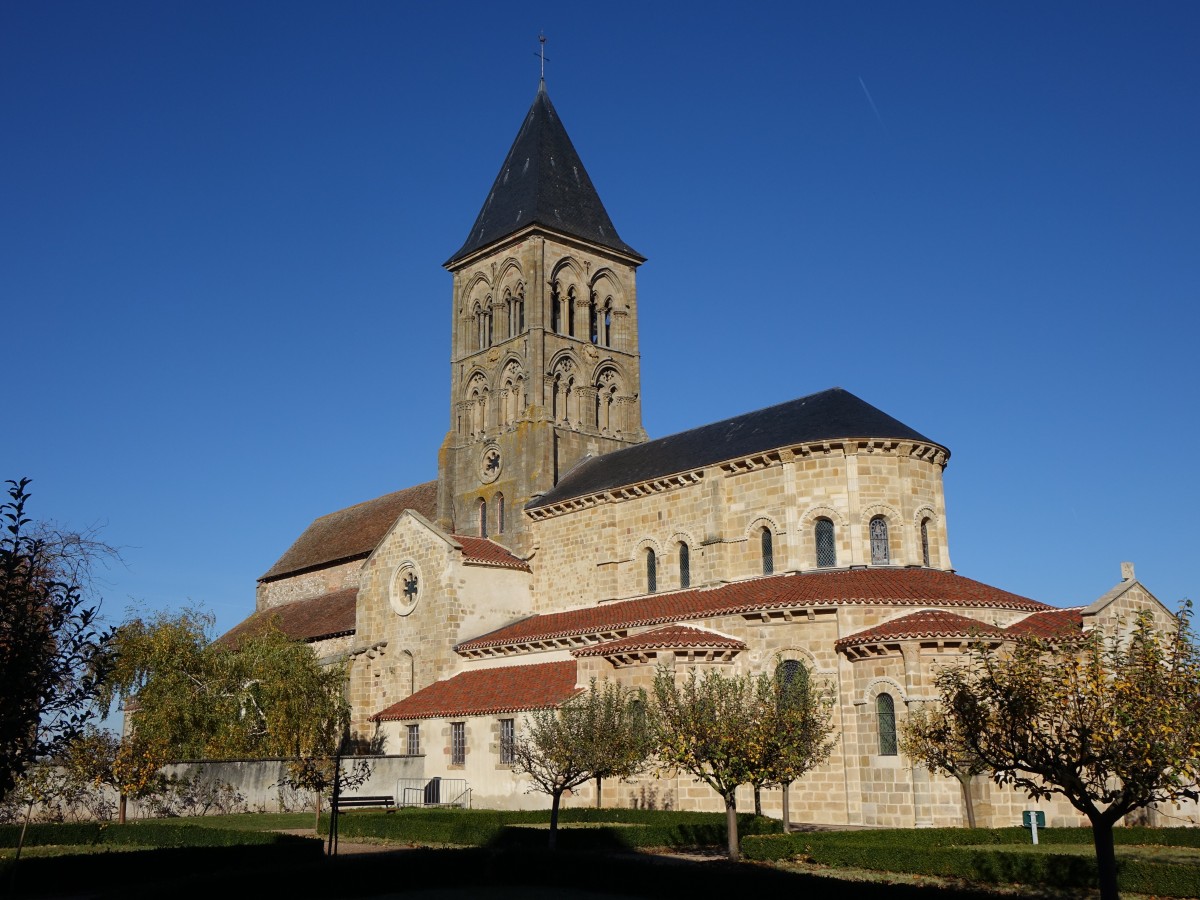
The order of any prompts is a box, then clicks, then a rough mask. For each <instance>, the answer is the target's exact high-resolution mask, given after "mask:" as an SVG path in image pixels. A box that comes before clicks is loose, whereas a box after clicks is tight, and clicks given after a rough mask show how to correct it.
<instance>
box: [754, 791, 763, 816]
mask: <svg viewBox="0 0 1200 900" xmlns="http://www.w3.org/2000/svg"><path fill="white" fill-rule="evenodd" d="M754 814H755V815H756V816H761V815H762V785H761V784H756V785H755V786H754Z"/></svg>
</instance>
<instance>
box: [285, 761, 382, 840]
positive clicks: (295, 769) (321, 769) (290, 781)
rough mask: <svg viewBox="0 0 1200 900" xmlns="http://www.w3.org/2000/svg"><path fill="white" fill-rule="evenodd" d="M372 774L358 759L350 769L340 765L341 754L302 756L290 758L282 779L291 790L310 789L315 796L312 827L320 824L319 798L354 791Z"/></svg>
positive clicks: (365, 763) (315, 828)
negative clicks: (335, 792)
mask: <svg viewBox="0 0 1200 900" xmlns="http://www.w3.org/2000/svg"><path fill="white" fill-rule="evenodd" d="M370 778H371V765H370V763H368V762H367V761H366V760H365V759H362V760H358V761H356V762H354V763H353V765H351V767H350V768H349V769H346V768H344V767H343V760H342V757H341V756H332V757H330V756H305V757H301V758H299V759H293V760H289V761H288V764H287V768H286V771H285V772H284V776H283V781H282V783H283V784H284V785H286V786H287V787H289V788H292V789H293V790H298V791H311V792H312V794H313V796H314V797H315V798H316V804H315V805H316V819H315V820H314V822H313V830H314V831H316V830H317V829H318V828H319V827H320V825H321V798H322V797H328V796H330V795H331V794H332V793H333V790H334V787H335V786H336V787H337V789H338V791H339V793H340V792H341V791H353V790H356V789H358V788H360V787H362V786H363V785H364V784H366V783H367V781H368V780H370Z"/></svg>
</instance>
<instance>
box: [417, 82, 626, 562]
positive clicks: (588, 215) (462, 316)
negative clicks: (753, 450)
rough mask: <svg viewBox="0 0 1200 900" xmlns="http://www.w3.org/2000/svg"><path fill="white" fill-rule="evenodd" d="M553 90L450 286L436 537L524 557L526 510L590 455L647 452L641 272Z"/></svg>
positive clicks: (500, 180)
mask: <svg viewBox="0 0 1200 900" xmlns="http://www.w3.org/2000/svg"><path fill="white" fill-rule="evenodd" d="M643 262H645V257H643V256H641V255H640V254H639V253H637V251H635V250H634V249H633V248H632V247H630V246H629V245H628V244H626V243H625V242H624V241H622V240H621V238H620V236H618V234H617V230H616V229H615V228H614V227H613V224H612V221H611V220H610V219H609V217H608V213H607V212H606V211H605V209H604V205H603V204H602V203H601V202H600V197H599V195H598V194H597V193H596V189H595V188H594V187H593V186H592V181H591V179H590V178H589V177H588V174H587V171H586V170H585V169H584V167H583V162H582V161H581V160H580V158H579V155H578V154H577V153H576V152H575V147H574V146H573V145H572V144H571V139H570V138H569V137H568V136H567V132H566V130H565V129H564V128H563V126H562V123H561V122H560V121H559V118H558V114H557V113H556V112H555V110H554V106H553V105H552V104H551V103H550V97H549V95H548V94H547V93H546V86H545V82H542V83H541V84H540V85H539V87H538V92H537V96H536V97H535V98H534V100H533V105H532V106H530V108H529V113H528V114H527V115H526V116H525V121H524V122H523V123H522V125H521V129H520V131H519V132H518V133H517V137H516V140H514V141H513V144H512V148H511V149H510V150H509V151H508V156H507V157H506V158H505V160H504V164H503V165H502V166H501V167H500V173H499V174H498V175H497V176H496V180H495V182H494V183H493V184H492V189H491V191H490V192H489V193H488V196H487V199H486V200H485V201H484V204H483V208H482V209H481V210H480V212H479V216H478V217H477V218H476V220H475V224H474V225H473V226H472V227H471V231H470V234H469V235H468V237H467V240H466V243H464V244H463V246H462V248H461V249H459V250H458V252H457V253H455V254H454V255H453V256H452V257H450V259H449V260H448V261H447V262H446V264H445V266H446V268H447V269H448V270H449V271H450V273H451V274H452V275H453V277H454V284H453V296H452V313H451V352H450V428H449V431H448V432H447V433H446V438H445V440H444V441H443V442H442V447H441V450H440V452H439V456H438V520H439V522H438V524H439V525H440V526H441V527H442V528H443V529H445V530H447V531H451V532H455V533H459V534H470V535H484V536H487V537H490V538H493V539H494V540H496V541H498V542H500V543H502V544H504V545H506V546H507V547H509V548H510V549H512V550H513V551H514V552H516V553H518V554H522V553H524V552H527V551H528V549H529V546H528V531H527V523H526V519H525V516H524V513H523V512H522V510H523V508H524V506H525V504H526V503H528V502H529V501H530V500H532V499H534V498H536V497H538V496H539V495H540V494H542V493H544V492H545V491H547V490H549V489H550V488H551V487H553V486H554V485H555V484H556V483H557V482H558V479H559V478H560V477H561V476H562V475H564V474H565V473H566V472H567V470H569V469H570V468H571V467H572V466H573V465H575V464H576V463H577V462H579V461H580V460H581V459H583V458H584V457H586V456H597V455H600V454H603V453H608V452H610V451H613V450H619V449H621V448H622V447H628V446H630V445H631V444H636V443H640V442H642V441H644V440H645V439H646V433H645V431H644V429H643V428H642V407H641V399H640V397H641V378H640V369H639V366H640V357H639V353H638V328H637V321H638V318H637V284H636V274H637V268H638V266H640V265H641V264H642V263H643Z"/></svg>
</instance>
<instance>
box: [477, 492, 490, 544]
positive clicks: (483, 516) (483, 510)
mask: <svg viewBox="0 0 1200 900" xmlns="http://www.w3.org/2000/svg"><path fill="white" fill-rule="evenodd" d="M479 536H480V537H487V536H488V530H487V501H486V500H484V499H483V498H482V497H480V498H479Z"/></svg>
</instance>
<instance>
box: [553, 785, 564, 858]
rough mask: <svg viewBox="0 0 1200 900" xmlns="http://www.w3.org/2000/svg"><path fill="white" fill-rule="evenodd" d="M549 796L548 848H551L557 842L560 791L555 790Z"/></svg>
mask: <svg viewBox="0 0 1200 900" xmlns="http://www.w3.org/2000/svg"><path fill="white" fill-rule="evenodd" d="M550 797H551V801H550V849H551V850H553V849H554V848H555V845H556V844H557V843H558V803H559V801H560V800H562V791H555V792H554V793H553V794H551V795H550Z"/></svg>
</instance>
